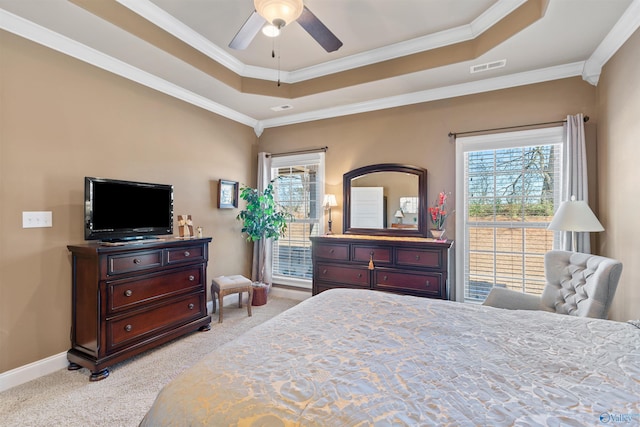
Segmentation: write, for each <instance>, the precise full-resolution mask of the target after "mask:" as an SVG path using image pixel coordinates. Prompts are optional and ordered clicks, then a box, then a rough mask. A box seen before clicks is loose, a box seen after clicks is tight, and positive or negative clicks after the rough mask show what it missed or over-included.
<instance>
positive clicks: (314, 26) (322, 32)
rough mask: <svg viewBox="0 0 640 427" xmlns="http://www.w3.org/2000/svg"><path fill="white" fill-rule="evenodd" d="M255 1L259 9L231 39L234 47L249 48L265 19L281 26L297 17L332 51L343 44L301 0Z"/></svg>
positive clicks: (320, 42) (276, 25)
mask: <svg viewBox="0 0 640 427" xmlns="http://www.w3.org/2000/svg"><path fill="white" fill-rule="evenodd" d="M253 4H254V6H255V8H256V9H255V10H254V11H253V13H252V14H251V16H249V18H248V19H247V21H246V22H245V23H244V24H243V25H242V28H240V31H238V33H237V34H236V35H235V37H234V38H233V40H231V43H229V47H230V48H232V49H237V50H242V49H246V48H247V46H249V43H251V41H252V40H253V39H254V37H255V36H256V34H258V31H260V29H261V28H263V27H264V26H265V23H270V24H271V25H273V27H275V28H276V29H277V30H280V29H281V28H282V27H284V26H285V25H287V24H289V23H291V22H294V21H297V22H298V24H300V26H302V28H304V30H305V31H306V32H307V33H309V35H310V36H311V37H313V38H314V39H315V41H317V42H318V43H319V44H320V46H322V47H323V48H324V50H326V51H327V52H333V51H335V50H338V49H340V46H342V42H341V41H340V40H339V39H338V38H337V37H336V36H335V35H334V34H333V33H332V32H331V30H329V29H328V28H327V27H326V26H325V25H324V24H323V23H322V22H321V21H320V20H319V19H318V18H317V17H316V16H315V15H314V14H313V13H312V12H311V11H310V10H309V9H308V8H307V7H306V6H305V5H304V4H303V3H302V0H254V2H253Z"/></svg>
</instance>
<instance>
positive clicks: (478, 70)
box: [471, 59, 507, 74]
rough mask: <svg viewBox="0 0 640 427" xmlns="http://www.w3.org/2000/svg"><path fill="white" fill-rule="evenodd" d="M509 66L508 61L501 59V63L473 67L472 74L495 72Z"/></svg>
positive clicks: (494, 62) (488, 63) (495, 62)
mask: <svg viewBox="0 0 640 427" xmlns="http://www.w3.org/2000/svg"><path fill="white" fill-rule="evenodd" d="M505 65H507V60H506V59H501V60H499V61H493V62H487V63H486V64H478V65H472V66H471V74H473V73H481V72H482V71H489V70H495V69H496V68H502V67H504V66H505Z"/></svg>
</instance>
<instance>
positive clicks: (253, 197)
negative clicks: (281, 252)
mask: <svg viewBox="0 0 640 427" xmlns="http://www.w3.org/2000/svg"><path fill="white" fill-rule="evenodd" d="M240 198H241V199H242V200H244V201H246V202H247V205H246V208H245V209H243V210H241V211H240V213H239V214H238V216H237V217H236V219H237V220H239V221H242V230H241V231H242V233H244V234H245V235H246V237H247V240H248V241H250V242H259V241H261V240H266V239H274V240H278V239H279V238H280V237H282V236H284V234H285V232H286V231H287V220H288V219H289V218H290V217H291V215H289V214H288V213H287V212H286V211H285V210H284V209H283V208H281V207H280V206H279V205H278V204H277V203H276V201H275V199H274V196H273V182H270V183H269V185H267V187H266V188H265V189H264V191H262V192H260V191H258V190H257V189H255V188H251V187H242V188H241V189H240ZM265 256H266V252H265V245H264V244H261V245H260V259H261V260H262V262H261V265H262V268H261V269H260V272H259V277H258V282H259V283H263V279H264V264H265V263H264V260H265Z"/></svg>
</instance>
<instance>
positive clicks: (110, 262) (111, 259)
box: [107, 250, 162, 275]
mask: <svg viewBox="0 0 640 427" xmlns="http://www.w3.org/2000/svg"><path fill="white" fill-rule="evenodd" d="M107 266H108V267H107V269H108V274H109V275H115V274H124V273H131V272H134V271H143V270H147V269H150V268H156V267H160V266H162V251H161V250H157V251H146V252H136V253H135V254H124V255H109V256H108V257H107Z"/></svg>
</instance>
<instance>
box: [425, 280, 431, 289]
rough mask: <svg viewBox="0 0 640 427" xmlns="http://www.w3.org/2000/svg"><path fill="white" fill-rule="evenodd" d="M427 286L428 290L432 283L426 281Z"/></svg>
mask: <svg viewBox="0 0 640 427" xmlns="http://www.w3.org/2000/svg"><path fill="white" fill-rule="evenodd" d="M426 284H427V288H428V287H429V286H431V283H430V282H429V281H428V280H427V281H426Z"/></svg>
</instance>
